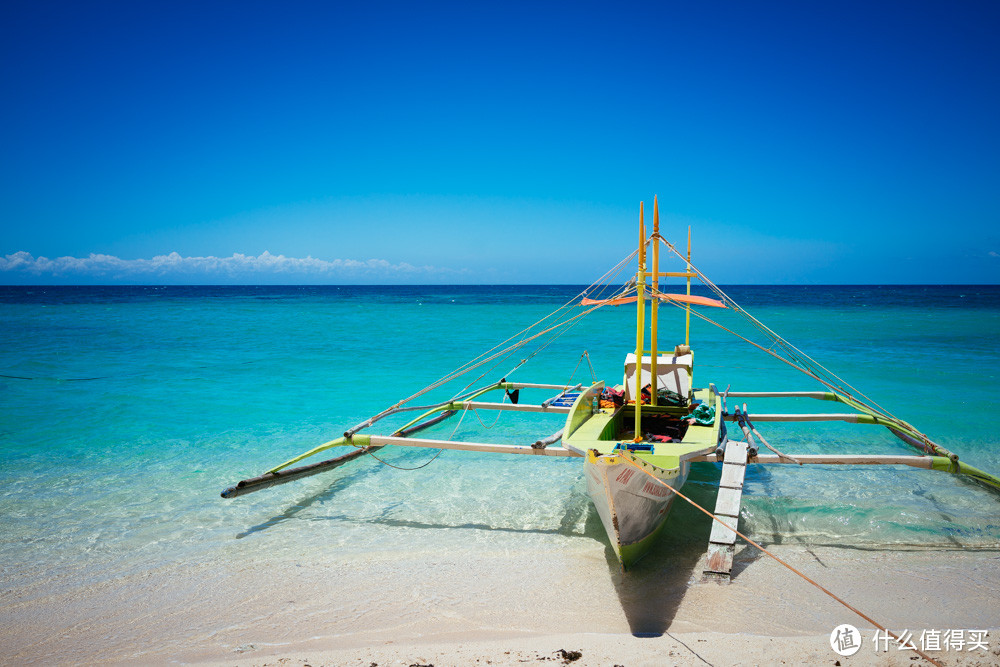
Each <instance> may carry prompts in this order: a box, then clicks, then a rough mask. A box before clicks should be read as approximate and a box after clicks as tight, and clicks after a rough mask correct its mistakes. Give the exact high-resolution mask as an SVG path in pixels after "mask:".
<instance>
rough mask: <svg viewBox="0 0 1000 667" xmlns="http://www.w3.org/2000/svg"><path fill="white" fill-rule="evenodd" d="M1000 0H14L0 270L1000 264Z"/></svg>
mask: <svg viewBox="0 0 1000 667" xmlns="http://www.w3.org/2000/svg"><path fill="white" fill-rule="evenodd" d="M998 29H1000V3H997V2H982V3H974V2H963V3H943V2H934V3H931V2H919V1H918V2H900V3H891V2H880V3H871V2H857V3H854V2H837V3H822V4H821V3H801V2H789V3H746V2H733V3H717V2H707V3H679V2H660V3H648V4H635V3H627V4H624V5H621V6H619V5H612V4H611V3H606V4H595V3H582V2H577V3H538V2H531V3H515V2H505V3H496V4H484V3H380V2H365V3H336V2H317V3H309V2H293V3H277V2H274V3H262V2H234V3H224V2H207V3H184V2H171V3H153V2H148V3H146V2H83V3H81V2H67V3H56V2H45V1H44V0H33V1H29V2H20V1H14V2H5V3H3V7H2V8H0V58H2V60H0V63H2V70H0V77H2V89H3V91H4V94H3V104H2V105H0V229H2V234H0V283H7V284H17V283H115V282H126V283H128V282H134V283H172V282H195V283H228V282H237V283H289V282H293V283H294V282H305V283H331V282H332V283H352V282H361V283H397V282H405V283H438V282H444V283H449V282H450V283H465V282H471V283H551V282H556V283H586V282H589V281H590V280H592V279H593V278H595V277H597V276H599V275H600V274H601V273H603V272H604V270H606V269H607V268H609V267H610V266H611V265H613V264H614V263H615V262H616V261H617V260H618V259H619V258H621V257H622V256H624V255H625V254H627V253H628V252H630V251H631V249H632V247H633V245H634V243H635V238H636V222H637V216H638V203H639V201H640V200H645V201H646V202H647V206H648V205H649V203H650V202H651V200H652V197H653V195H654V194H658V195H659V198H660V203H661V215H662V218H663V223H664V231H665V233H666V235H667V236H669V237H673V238H676V239H680V238H683V236H684V234H685V233H686V232H685V230H686V227H687V225H691V226H692V227H693V235H694V243H695V261H696V263H697V264H698V265H699V266H701V268H703V270H705V271H706V272H707V273H709V275H711V276H713V277H714V278H715V280H716V282H719V283H777V284H786V283H789V284H791V283H945V282H957V283H963V282H964V283H997V282H1000V224H998V223H1000V195H998V193H1000V123H998V122H997V118H998V117H1000V40H997V39H996V34H997V31H998Z"/></svg>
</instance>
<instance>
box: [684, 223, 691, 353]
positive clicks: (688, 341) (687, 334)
mask: <svg viewBox="0 0 1000 667" xmlns="http://www.w3.org/2000/svg"><path fill="white" fill-rule="evenodd" d="M687 295H688V296H691V225H688V257H687ZM684 344H685V345H687V346H688V347H691V304H690V303H688V304H687V321H686V324H685V327H684Z"/></svg>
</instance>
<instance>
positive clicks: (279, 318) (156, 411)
mask: <svg viewBox="0 0 1000 667" xmlns="http://www.w3.org/2000/svg"><path fill="white" fill-rule="evenodd" d="M582 289H583V288H582V287H575V286H555V287H551V286H549V287H541V286H431V287H427V286H408V287H397V286H392V287H380V286H364V287H336V286H323V287H308V286H304V287H0V406H2V407H0V456H2V461H3V462H2V464H0V518H2V521H3V530H2V531H0V573H2V577H3V581H4V585H5V587H20V586H25V585H29V584H30V583H31V582H33V581H39V580H43V579H51V578H52V577H63V578H64V579H65V581H66V585H67V586H72V585H73V582H88V585H91V584H93V582H94V581H100V580H102V578H109V579H110V578H113V577H115V576H121V574H122V573H123V572H124V573H128V572H139V571H142V570H144V569H150V568H170V567H179V566H180V564H184V563H192V562H194V563H204V562H210V561H214V560H218V559H225V558H232V557H235V556H234V555H235V554H238V553H246V552H247V551H248V549H249V550H250V551H253V552H254V553H257V554H262V555H260V557H262V558H274V559H281V558H286V557H290V556H292V555H301V554H307V553H309V554H323V553H326V552H328V551H330V550H334V551H336V552H337V553H338V555H339V557H345V554H346V556H347V557H350V555H351V554H357V556H358V557H363V556H364V555H365V554H370V553H373V552H378V553H382V554H386V553H389V554H391V553H393V552H399V553H403V552H411V553H412V552H414V551H426V552H428V553H433V552H435V551H436V550H440V549H448V550H449V551H451V552H452V553H454V552H455V551H456V550H457V551H459V552H462V551H463V550H464V551H467V552H468V554H469V557H470V558H473V557H474V556H475V554H476V553H477V550H482V549H489V548H490V545H491V543H492V540H493V537H492V536H494V535H498V534H501V533H504V534H509V533H510V532H511V531H515V532H522V533H523V534H524V538H523V539H524V541H525V545H526V546H527V547H531V548H539V549H544V550H549V551H551V550H556V551H560V550H566V551H569V552H573V551H574V550H584V551H586V550H588V549H597V550H601V549H602V548H603V546H602V540H605V539H606V538H605V537H604V535H603V532H601V531H600V530H599V526H597V522H595V521H593V517H592V516H591V515H592V514H593V510H592V509H591V508H590V506H589V501H588V500H587V499H586V495H585V485H584V482H583V479H582V466H581V465H580V461H579V460H576V459H555V458H552V459H550V458H542V457H516V456H497V455H487V454H474V453H466V452H454V451H447V452H444V453H442V454H440V455H439V456H438V457H437V458H436V459H435V460H434V461H433V462H432V463H430V464H429V465H427V466H426V467H422V468H420V469H418V470H403V469H400V468H415V467H417V466H420V465H421V464H423V463H426V462H427V461H428V460H430V459H431V457H432V456H434V453H435V452H434V451H429V450H400V449H386V450H383V452H382V458H384V459H385V461H386V462H388V463H391V464H393V465H394V466H396V467H390V466H386V465H384V464H383V463H381V462H379V461H377V460H375V459H372V458H365V459H363V460H359V461H356V462H354V463H353V464H352V465H350V466H345V467H343V468H340V469H338V470H336V471H333V472H329V473H326V474H324V475H320V476H317V477H313V478H310V479H307V480H304V481H300V482H296V483H292V484H288V485H285V486H282V487H277V488H273V489H269V490H265V491H262V492H259V493H256V494H252V495H249V496H245V497H241V498H238V499H234V500H223V499H221V498H220V497H219V493H220V491H222V489H223V488H225V487H227V486H229V485H231V484H233V483H235V482H237V481H239V480H240V479H244V478H247V477H251V476H255V475H258V474H260V473H262V472H264V471H265V470H267V469H268V468H270V467H272V466H273V465H276V464H277V463H280V462H281V461H283V460H285V459H287V458H289V457H291V456H293V455H295V454H297V453H299V452H301V451H304V450H306V449H308V448H311V447H313V446H315V445H317V444H319V443H322V442H324V441H327V440H330V439H332V438H334V437H337V436H338V435H339V434H341V433H342V432H343V431H344V430H345V428H347V427H350V426H352V425H354V424H356V423H358V422H360V421H362V420H363V419H365V418H367V417H369V416H371V415H373V414H375V413H377V412H379V411H380V410H382V409H384V408H386V407H388V406H389V405H392V404H393V403H395V402H396V401H397V400H399V399H401V398H403V397H405V396H408V395H410V394H412V393H413V392H415V391H417V390H418V389H420V388H422V387H424V386H425V385H427V384H428V383H430V382H431V381H433V380H435V379H437V378H439V377H442V376H444V375H446V374H447V373H448V372H449V371H451V370H452V369H454V368H456V367H457V366H459V365H460V364H462V363H463V362H465V361H467V360H469V359H472V358H474V357H476V356H477V355H478V354H480V353H481V352H483V351H484V350H487V349H489V348H490V347H492V346H493V345H494V344H496V343H498V342H500V341H502V340H504V339H506V338H508V337H509V336H511V335H513V334H515V333H517V332H518V331H520V330H521V329H522V328H523V327H525V326H527V325H529V324H531V323H532V322H535V321H536V320H538V319H540V318H541V317H543V316H544V315H546V314H547V313H549V312H550V311H552V310H553V309H554V308H556V307H558V306H559V305H561V304H563V303H564V302H566V301H567V300H568V299H570V298H571V297H573V296H574V295H575V294H577V293H578V292H580V291H581V290H582ZM724 289H725V290H726V291H727V292H728V293H729V295H730V296H731V297H733V298H734V299H735V300H736V301H737V302H739V303H740V304H741V305H742V306H743V307H744V308H746V309H747V310H748V311H749V312H750V313H752V314H753V315H754V316H756V317H757V318H758V319H760V320H762V321H763V322H764V323H766V324H767V325H768V326H769V327H770V328H771V329H773V330H774V331H776V332H778V333H780V334H782V335H783V336H784V337H785V338H786V339H788V340H789V341H791V342H792V343H794V344H796V345H797V346H798V347H799V348H800V349H802V350H803V351H805V352H807V353H808V354H810V355H811V356H812V357H813V358H815V359H816V360H818V361H819V362H821V363H823V364H824V365H825V366H826V367H827V368H829V369H830V370H831V371H833V372H835V373H837V374H838V375H840V376H841V377H843V378H844V379H846V380H848V381H849V382H850V383H851V384H852V385H854V386H855V387H857V388H858V389H860V390H861V391H863V392H865V393H866V394H867V395H868V396H870V397H871V398H872V399H874V400H875V401H877V402H878V403H879V404H880V405H882V406H883V407H884V408H886V409H888V410H890V411H892V412H893V413H895V414H896V415H898V416H900V417H902V418H904V419H906V420H908V421H910V422H912V423H913V424H915V425H916V426H917V427H918V428H920V429H921V430H923V431H924V432H926V433H927V434H929V435H930V436H931V437H932V438H934V439H936V440H937V441H938V442H940V443H941V444H943V445H944V446H945V447H947V448H949V449H951V450H952V451H954V452H957V453H958V454H960V456H961V457H962V459H963V460H965V461H968V462H970V463H972V464H973V465H976V466H978V467H981V468H983V469H985V470H988V471H991V472H993V473H1000V435H998V434H1000V430H998V424H1000V385H998V381H1000V335H998V333H1000V287H998V286H801V287H771V286H733V287H724ZM696 291H697V290H696ZM702 293H704V292H702ZM668 311H669V312H668ZM678 312H679V311H674V310H673V309H669V308H668V309H665V310H662V311H661V323H660V332H661V336H660V339H661V347H667V346H673V344H675V343H679V342H682V340H683V336H684V325H683V318H682V317H678ZM720 313H721V314H719V313H714V312H713V313H707V314H708V315H710V316H712V317H718V318H719V321H720V323H726V322H729V323H732V315H731V314H730V313H726V312H722V311H720ZM633 317H634V310H633V308H631V307H620V308H611V307H609V308H604V309H602V310H599V311H597V312H596V313H594V314H593V315H592V316H590V317H588V318H587V319H585V320H583V321H582V322H580V323H579V324H577V325H576V326H575V327H573V328H572V329H571V330H569V331H568V332H566V333H565V334H564V335H562V336H560V337H559V338H557V339H556V340H555V341H554V342H552V343H551V344H550V345H549V346H548V347H547V348H546V349H545V350H544V352H543V353H539V354H538V355H537V356H535V357H533V358H531V360H530V362H528V363H526V364H525V365H524V366H522V367H520V368H519V369H517V371H516V372H514V373H513V374H512V375H510V379H512V380H521V381H535V382H550V383H556V384H559V383H568V382H570V380H571V379H572V380H573V382H574V383H575V382H577V381H581V380H582V381H587V380H589V379H590V377H591V370H590V368H589V366H588V364H587V362H586V361H583V362H582V363H580V359H581V353H582V352H583V351H584V350H587V351H588V354H589V358H590V359H591V360H592V363H593V373H594V374H595V375H596V376H597V377H598V378H602V379H606V380H607V381H608V382H609V383H617V382H621V377H622V364H623V360H624V357H625V355H626V354H627V353H628V352H629V351H630V350H631V349H633V346H634V324H633ZM727 318H730V319H727ZM692 346H693V348H694V350H695V364H696V368H695V385H696V386H705V385H707V384H708V383H709V382H712V383H715V385H716V386H718V387H719V388H720V389H721V388H725V387H727V386H731V387H732V389H733V390H742V391H755V390H814V389H819V387H818V386H816V385H815V384H814V383H813V382H812V381H811V380H809V378H807V377H804V376H801V375H798V374H797V373H796V372H794V371H793V370H791V369H789V368H787V367H785V366H782V365H780V364H778V363H776V362H774V361H773V360H772V359H770V358H769V357H768V356H766V355H764V354H763V353H761V352H759V351H758V350H755V349H753V348H751V347H749V346H747V345H745V344H744V343H742V342H741V341H739V340H738V339H735V338H733V337H732V336H731V335H729V334H727V333H725V332H723V331H720V330H718V329H716V328H714V327H712V326H710V325H708V324H706V323H704V322H702V321H700V320H698V319H697V318H696V319H694V321H693V324H692ZM527 351H528V349H527V348H526V350H525V351H524V352H517V353H516V354H514V355H512V356H510V357H509V358H505V359H503V360H502V362H501V363H498V364H496V365H495V367H494V368H492V370H491V371H490V373H489V374H488V375H487V376H485V377H483V378H482V379H481V380H478V382H477V383H475V384H474V385H473V386H479V385H484V384H486V383H488V382H490V381H495V380H497V379H499V378H500V377H502V376H503V375H505V374H507V373H508V372H509V371H510V370H511V369H512V368H513V367H514V366H515V365H516V364H517V363H518V362H519V361H520V359H521V358H524V357H525V356H526V355H527ZM484 370H485V369H484ZM476 375H478V373H475V374H473V375H472V376H467V377H465V378H463V379H462V381H460V382H456V383H451V384H450V385H448V386H446V387H443V388H442V389H441V390H439V391H437V392H436V393H432V394H430V395H428V396H425V397H422V398H421V399H419V402H422V403H429V402H432V400H434V399H435V398H447V397H449V396H451V395H452V394H454V393H455V392H457V391H458V390H459V389H461V388H462V387H464V386H465V385H466V384H467V383H471V382H473V381H474V380H475V379H476V378H475V376H476ZM544 397H545V396H544V395H538V396H535V399H538V400H540V399H542V398H544ZM749 407H750V410H751V412H754V411H756V412H758V413H762V412H779V411H783V410H791V411H801V412H809V411H821V410H832V411H840V410H838V409H837V406H832V407H831V405H828V404H824V403H820V402H817V401H808V404H802V403H801V402H798V403H796V402H792V401H788V400H773V399H772V400H755V401H753V402H752V403H751V405H750V406H749ZM494 420H496V415H495V414H485V413H479V414H467V415H466V416H465V417H464V419H463V421H462V422H461V423H457V422H456V420H455V419H454V418H453V419H452V420H449V421H447V422H445V423H443V424H441V425H440V426H438V427H435V430H433V431H430V432H427V435H428V436H429V437H442V438H444V437H455V438H463V439H474V440H479V439H487V440H497V441H503V442H513V443H517V444H527V443H529V442H532V441H534V439H536V438H537V437H538V436H542V435H548V434H549V433H552V432H554V431H556V430H558V429H559V428H560V427H561V423H560V420H559V419H558V418H553V417H552V416H541V417H534V418H531V417H524V416H517V415H510V414H504V415H503V416H501V417H500V418H499V420H497V421H494ZM758 428H762V430H763V431H764V433H765V435H766V436H767V438H768V440H769V442H771V443H772V444H774V445H775V446H776V447H778V448H779V449H781V450H783V451H785V452H788V453H792V454H794V453H821V452H846V453H879V454H892V453H899V454H908V453H911V451H910V450H909V449H908V448H907V447H906V446H905V445H904V444H903V443H901V442H900V441H898V440H896V439H895V438H894V437H893V436H892V435H891V434H889V433H888V432H885V431H883V430H881V429H879V428H878V427H873V426H860V425H847V424H822V425H798V426H789V425H771V424H767V425H758ZM708 468H709V469H708V470H703V471H700V472H695V473H693V474H692V477H691V481H690V482H689V487H690V489H691V490H692V493H694V495H695V496H696V497H697V498H700V499H702V500H703V501H705V502H711V499H712V488H713V483H714V482H715V481H716V480H715V479H714V478H713V475H717V474H718V473H717V471H715V468H713V467H711V466H709V467H708ZM747 479H748V484H747V492H746V494H745V496H744V499H745V503H744V514H743V520H742V523H741V528H742V529H743V530H744V531H745V532H747V533H748V534H749V535H750V536H752V537H754V538H756V539H758V540H760V541H762V542H764V543H765V544H766V543H774V542H785V543H788V542H801V543H803V544H828V545H848V546H863V547H872V546H881V545H885V546H907V547H912V546H917V547H949V548H950V547H954V546H958V547H983V546H990V547H996V546H997V545H998V544H1000V494H997V493H990V492H987V491H985V490H984V489H982V488H981V487H979V486H978V485H976V484H974V483H971V482H968V481H966V480H963V479H957V478H955V477H952V476H951V475H948V474H944V473H938V472H931V471H924V470H916V469H907V468H902V469H898V468H895V467H894V468H876V469H867V468H852V469H847V468H832V467H812V468H798V467H791V466H780V467H778V466H773V467H769V468H765V467H763V466H752V467H751V469H750V471H749V473H748V478H747ZM677 511H678V512H679V518H677V519H673V518H672V519H671V522H672V523H674V524H676V527H679V528H681V529H683V528H685V526H688V525H689V524H690V525H694V524H695V523H697V525H699V526H701V523H698V522H701V521H702V519H700V518H699V517H697V516H694V514H693V513H691V512H686V511H685V510H677ZM685 522H688V523H685ZM595 526H597V527H596V528H595ZM428 527H433V528H438V530H427V529H426V528H428ZM668 528H669V527H668ZM699 530H701V531H702V532H704V527H703V526H702V527H701V528H699ZM675 532H676V531H675ZM664 539H665V540H667V541H668V542H669V541H670V540H671V539H673V538H671V537H670V536H669V535H667V536H665V537H664ZM81 585H82V584H81Z"/></svg>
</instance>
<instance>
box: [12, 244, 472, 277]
mask: <svg viewBox="0 0 1000 667" xmlns="http://www.w3.org/2000/svg"><path fill="white" fill-rule="evenodd" d="M0 272H3V273H7V274H12V273H13V274H20V275H22V276H25V275H26V276H37V277H45V278H58V277H65V278H77V279H98V278H101V279H110V280H113V281H115V282H118V281H129V280H135V281H148V280H156V279H164V280H170V279H192V278H199V279H202V280H205V281H207V282H214V281H222V282H232V281H238V280H250V281H252V280H255V279H256V280H265V281H267V282H271V281H274V280H279V279H281V278H288V279H289V280H291V279H295V280H304V279H313V280H322V281H337V280H365V279H371V280H372V281H373V282H394V281H395V280H401V279H416V278H420V277H423V278H428V277H431V276H434V277H438V278H440V277H441V276H442V274H461V273H464V271H455V270H451V269H441V268H436V267H433V266H413V265H412V264H408V263H406V262H401V263H398V264H393V263H392V262H389V261H387V260H384V259H366V260H356V259H333V260H324V259H317V258H315V257H286V256H285V255H272V254H271V253H269V252H267V251H265V252H263V253H261V254H260V255H258V256H256V257H255V256H253V255H243V254H240V253H234V254H233V255H232V256H231V257H215V256H211V255H210V256H208V257H182V256H181V255H180V254H178V253H176V252H172V253H170V254H169V255H157V256H156V257H153V258H152V259H121V258H120V257H115V256H114V255H101V254H93V253H92V254H90V255H88V256H87V257H57V258H56V259H49V258H48V257H34V256H33V255H31V253H28V252H25V251H23V250H22V251H21V252H16V253H14V254H12V255H7V256H5V257H0Z"/></svg>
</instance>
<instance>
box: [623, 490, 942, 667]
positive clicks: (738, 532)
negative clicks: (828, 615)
mask: <svg viewBox="0 0 1000 667" xmlns="http://www.w3.org/2000/svg"><path fill="white" fill-rule="evenodd" d="M642 472H645V471H642ZM646 474H649V473H646ZM650 476H652V475H650ZM670 490H671V491H673V492H674V493H676V494H677V495H678V496H680V497H681V498H683V499H684V500H686V501H687V502H688V503H690V504H691V505H692V506H694V507H695V508H696V509H698V510H700V511H702V512H704V513H705V514H707V515H708V516H710V517H711V518H712V519H713V520H715V521H718V522H719V523H721V524H722V525H723V526H726V528H728V529H729V530H732V531H733V532H734V533H736V534H737V535H739V536H740V537H742V538H743V539H744V540H746V541H747V544H750V545H752V546H754V547H756V548H757V549H759V550H760V551H762V552H764V553H765V554H767V555H768V556H770V557H771V558H773V559H774V560H776V561H778V562H779V563H781V564H782V565H784V566H785V567H787V568H788V569H789V570H791V571H792V572H794V573H795V574H797V575H799V576H800V577H802V578H803V579H805V580H806V581H808V582H809V583H810V584H812V585H813V586H815V587H816V588H818V589H820V590H821V591H823V592H824V593H826V594H827V595H829V596H830V597H831V598H833V599H834V600H836V601H837V602H839V603H840V604H842V605H844V606H845V607H847V608H848V609H850V610H851V611H853V612H854V613H855V614H857V615H858V616H860V617H861V618H863V619H865V620H866V621H868V622H869V623H871V624H872V625H874V626H875V627H876V628H878V629H879V630H881V631H883V632H885V633H886V634H887V635H889V636H890V637H892V638H893V639H895V640H896V641H897V642H902V640H901V639H900V638H899V637H898V636H897V635H896V634H895V633H893V632H892V631H891V630H888V629H887V628H885V627H884V626H882V625H881V624H879V623H878V622H876V621H875V620H874V619H872V618H871V617H870V616H868V615H866V614H865V613H864V612H862V611H860V610H858V609H857V608H856V607H852V606H851V605H850V604H848V603H847V602H845V601H844V600H843V599H841V598H839V597H837V596H836V595H835V594H833V593H831V592H830V591H828V590H827V589H826V588H824V587H823V586H821V585H819V584H817V583H816V582H815V581H813V580H812V579H810V578H809V577H807V576H806V575H804V574H802V573H801V572H799V571H798V570H796V569H795V568H794V567H792V566H791V565H789V564H788V563H786V562H785V561H783V560H781V559H780V558H778V557H777V556H775V555H774V554H773V553H771V552H770V551H768V550H767V549H765V548H764V547H762V546H760V545H759V544H757V543H756V542H754V541H753V540H751V539H750V538H749V537H747V536H746V535H744V534H743V533H741V532H740V531H738V530H736V529H735V528H730V527H729V526H727V525H726V523H725V522H724V521H722V519H720V518H719V517H717V516H715V515H714V514H712V513H711V512H709V511H708V510H707V509H705V508H704V507H702V506H701V505H699V504H698V503H696V502H695V501H693V500H691V499H690V498H688V497H687V496H685V495H684V494H683V493H681V492H680V491H679V490H677V489H675V488H672V487H671V488H670ZM913 650H914V651H916V652H917V655H919V656H920V657H921V658H923V659H924V660H926V661H927V662H929V663H931V664H932V665H936V666H937V667H943V666H942V665H941V663H940V662H938V661H937V660H935V659H934V658H932V657H930V656H929V655H927V654H926V653H924V652H923V651H921V650H920V649H918V648H916V647H914V649H913Z"/></svg>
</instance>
